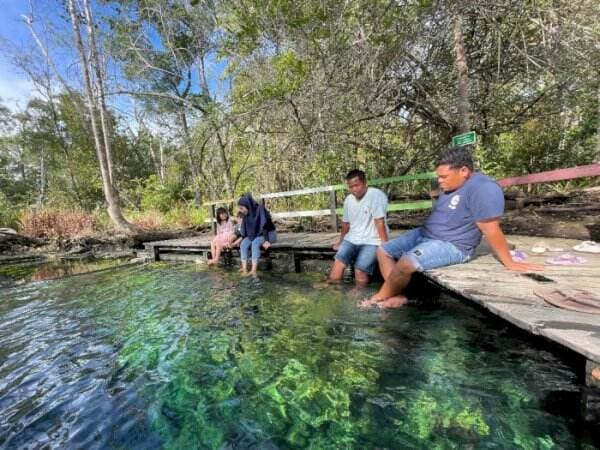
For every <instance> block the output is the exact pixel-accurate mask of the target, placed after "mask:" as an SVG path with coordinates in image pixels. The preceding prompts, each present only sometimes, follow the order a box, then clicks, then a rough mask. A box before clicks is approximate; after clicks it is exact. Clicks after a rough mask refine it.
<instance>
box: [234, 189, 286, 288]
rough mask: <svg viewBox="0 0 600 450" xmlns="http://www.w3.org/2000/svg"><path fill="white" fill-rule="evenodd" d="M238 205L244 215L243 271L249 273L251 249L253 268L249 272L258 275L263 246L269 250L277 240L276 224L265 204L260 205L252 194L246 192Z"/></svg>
mask: <svg viewBox="0 0 600 450" xmlns="http://www.w3.org/2000/svg"><path fill="white" fill-rule="evenodd" d="M238 206H239V208H240V213H241V214H242V215H243V216H244V219H243V221H242V226H241V228H240V233H241V235H242V237H243V238H244V239H243V240H242V242H241V243H240V257H241V260H242V269H241V271H242V273H245V274H246V273H248V253H249V252H248V251H249V250H251V258H252V268H251V269H250V273H249V274H250V275H252V276H256V271H257V269H258V258H260V249H261V247H262V248H264V249H265V250H267V249H268V248H269V247H271V244H273V243H275V242H277V233H276V232H275V225H274V224H273V220H271V214H270V213H269V211H268V210H267V209H266V208H265V207H264V206H263V205H259V204H258V203H257V202H256V200H254V199H253V198H252V195H251V194H244V195H243V196H242V198H240V200H239V201H238Z"/></svg>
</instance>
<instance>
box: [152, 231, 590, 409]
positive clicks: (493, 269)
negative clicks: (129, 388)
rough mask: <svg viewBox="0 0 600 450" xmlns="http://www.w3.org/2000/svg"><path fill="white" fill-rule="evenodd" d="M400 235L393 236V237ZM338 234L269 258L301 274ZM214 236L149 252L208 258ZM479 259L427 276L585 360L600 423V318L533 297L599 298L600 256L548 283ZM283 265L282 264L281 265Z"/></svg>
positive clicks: (525, 245) (569, 244)
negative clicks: (575, 294) (577, 292)
mask: <svg viewBox="0 0 600 450" xmlns="http://www.w3.org/2000/svg"><path fill="white" fill-rule="evenodd" d="M400 233H401V232H397V231H396V232H392V237H395V236H397V235H399V234H400ZM338 236H339V234H337V233H312V234H311V233H282V234H280V235H279V242H278V243H277V244H274V245H273V247H272V250H271V251H270V254H271V257H272V258H274V259H276V260H278V261H281V262H282V263H283V259H282V257H284V258H285V257H287V259H288V260H289V261H290V264H292V261H293V270H296V271H301V270H303V264H304V263H305V261H307V260H311V259H312V260H330V259H332V258H333V255H334V253H335V252H334V251H333V250H332V248H331V245H332V243H333V242H334V241H335V239H337V237H338ZM211 239H212V236H211V235H205V236H200V237H194V238H187V239H173V240H168V241H159V242H150V243H147V244H146V246H145V248H146V250H147V251H149V252H150V253H151V254H152V255H154V258H155V259H157V260H158V259H161V258H164V257H166V256H167V255H173V254H174V253H175V254H187V255H196V256H195V257H198V256H200V257H205V256H206V255H207V254H208V252H209V251H210V240H211ZM508 240H509V242H510V243H511V244H513V245H514V246H515V247H516V248H517V249H521V250H524V251H525V252H527V253H528V255H529V258H528V261H531V262H537V263H543V262H544V260H545V259H547V258H548V257H550V256H552V255H557V254H560V253H555V252H547V253H545V254H543V255H536V254H533V253H532V252H531V251H530V250H531V247H532V246H533V244H534V243H535V242H537V241H540V238H533V237H526V236H509V238H508ZM543 240H544V242H546V244H547V245H548V246H549V247H550V248H563V249H564V250H565V251H564V253H566V252H569V253H573V250H572V249H573V246H574V245H576V244H577V243H578V242H579V241H574V240H567V239H552V238H548V239H543ZM477 253H478V255H477V257H476V258H475V259H473V260H472V261H470V262H469V263H467V264H461V265H456V266H449V267H444V268H441V269H436V270H431V271H428V272H426V273H424V275H425V276H426V277H427V278H429V279H430V280H432V281H433V282H434V283H436V284H438V285H439V286H441V287H442V288H444V289H446V290H447V291H449V292H452V293H454V294H456V295H458V296H460V297H463V298H465V299H467V300H469V301H472V302H475V303H476V304H478V305H480V306H482V307H483V308H485V309H487V310H488V311H490V312H491V313H492V314H494V315H496V316H498V317H500V318H502V319H504V320H507V321H508V322H510V323H512V324H514V325H516V326H517V327H519V328H521V329H523V330H526V331H527V332H529V333H531V334H534V335H537V336H543V337H544V338H547V339H548V340H550V341H552V342H555V343H558V344H560V345H561V346H564V347H566V348H568V349H570V350H572V351H574V352H576V353H578V354H579V355H582V356H583V357H584V358H585V360H586V361H587V363H586V367H585V371H586V384H587V386H588V388H589V392H587V394H586V395H589V400H586V401H589V403H590V404H594V405H595V406H594V409H593V410H594V411H595V412H593V413H589V414H593V417H592V419H593V420H600V410H599V404H600V379H598V377H595V376H593V375H592V372H593V371H594V374H597V373H598V372H599V371H600V315H593V314H585V313H578V312H573V311H568V310H564V309H560V308H556V307H554V306H551V305H549V304H547V303H546V302H545V301H544V300H542V299H541V298H539V297H538V296H536V295H535V294H534V289H536V288H538V287H542V286H544V287H549V286H553V285H556V286H561V287H569V288H575V289H586V290H588V291H591V292H594V293H600V255H594V254H587V253H586V254H583V253H578V255H580V256H583V257H584V258H586V260H587V263H586V264H585V265H584V266H576V267H574V266H549V265H548V266H546V270H545V271H544V272H542V274H543V276H544V277H545V278H547V279H549V280H545V281H539V280H536V279H533V278H530V277H529V276H527V275H526V274H521V273H516V272H511V271H508V270H506V269H505V268H504V267H503V266H502V265H501V264H500V263H499V262H498V261H497V260H496V259H495V258H494V256H493V255H492V254H491V253H490V251H489V249H488V248H487V247H486V245H485V243H484V244H482V246H480V248H479V249H478V252H477ZM278 265H279V264H278Z"/></svg>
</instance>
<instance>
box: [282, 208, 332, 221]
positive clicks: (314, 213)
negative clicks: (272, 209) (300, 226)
mask: <svg viewBox="0 0 600 450" xmlns="http://www.w3.org/2000/svg"><path fill="white" fill-rule="evenodd" d="M330 214H331V210H329V209H317V210H313V211H287V212H280V213H271V217H272V218H273V219H289V218H292V217H319V216H329V215H330Z"/></svg>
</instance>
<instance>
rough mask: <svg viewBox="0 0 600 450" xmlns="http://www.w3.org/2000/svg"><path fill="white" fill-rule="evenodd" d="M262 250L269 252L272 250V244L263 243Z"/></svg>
mask: <svg viewBox="0 0 600 450" xmlns="http://www.w3.org/2000/svg"><path fill="white" fill-rule="evenodd" d="M262 248H264V249H265V250H269V249H270V248H271V243H270V242H269V241H265V242H263V245H262Z"/></svg>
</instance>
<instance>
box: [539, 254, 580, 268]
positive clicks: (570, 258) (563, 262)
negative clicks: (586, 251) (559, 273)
mask: <svg viewBox="0 0 600 450" xmlns="http://www.w3.org/2000/svg"><path fill="white" fill-rule="evenodd" d="M545 262H546V264H550V265H552V266H582V265H584V264H585V263H587V260H586V259H585V258H583V257H581V256H577V255H571V254H570V253H565V254H563V255H558V256H554V257H552V258H548V259H547V260H546V261H545Z"/></svg>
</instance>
